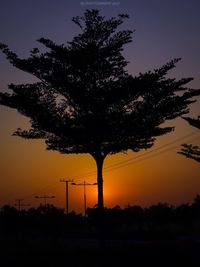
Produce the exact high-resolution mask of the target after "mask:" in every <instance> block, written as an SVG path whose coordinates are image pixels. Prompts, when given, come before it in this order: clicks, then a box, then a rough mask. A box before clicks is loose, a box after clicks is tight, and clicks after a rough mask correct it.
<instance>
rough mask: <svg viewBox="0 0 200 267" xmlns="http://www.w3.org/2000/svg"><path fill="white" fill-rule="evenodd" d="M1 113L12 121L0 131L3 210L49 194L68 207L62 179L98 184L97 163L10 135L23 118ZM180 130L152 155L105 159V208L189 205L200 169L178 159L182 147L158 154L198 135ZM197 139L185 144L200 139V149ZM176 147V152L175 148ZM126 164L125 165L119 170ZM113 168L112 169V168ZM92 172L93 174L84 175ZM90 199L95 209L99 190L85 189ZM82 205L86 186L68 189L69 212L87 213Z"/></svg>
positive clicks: (187, 129) (130, 154)
mask: <svg viewBox="0 0 200 267" xmlns="http://www.w3.org/2000/svg"><path fill="white" fill-rule="evenodd" d="M1 111H2V112H1V114H2V116H6V117H7V118H10V119H8V120H7V121H6V122H5V123H4V125H3V128H2V131H1V155H0V157H1V159H0V162H1V168H0V175H1V179H0V191H1V192H0V193H1V194H0V205H4V204H13V203H14V200H15V199H16V198H23V199H24V202H26V203H30V204H32V205H33V206H38V205H39V204H40V203H43V202H42V201H41V200H40V201H38V200H37V199H34V196H35V195H44V194H47V195H55V196H56V198H55V199H52V200H50V201H49V202H50V203H51V204H54V205H56V206H58V207H62V208H65V184H64V183H61V182H59V180H60V179H63V178H68V179H73V178H74V181H75V182H78V183H79V182H83V181H84V180H86V182H89V183H94V182H96V164H95V161H94V160H93V159H92V157H91V156H89V155H61V154H59V153H57V152H53V151H46V149H45V145H44V143H43V142H42V141H41V140H36V141H34V140H33V141H29V140H24V139H21V138H19V137H13V136H11V133H12V132H13V131H14V130H15V129H16V127H14V126H15V125H16V124H17V127H20V126H21V127H22V126H23V124H24V121H23V118H22V117H20V115H19V114H16V112H14V111H10V110H8V109H7V108H3V107H1ZM13 117H16V118H17V123H14V122H13ZM176 125H177V130H176V131H175V132H173V133H171V134H168V135H166V136H164V137H160V138H159V139H158V140H157V141H156V143H155V146H154V147H153V148H152V151H155V152H152V154H151V153H149V151H150V150H147V151H141V152H139V153H133V152H128V153H127V154H122V153H119V154H117V155H113V156H108V157H107V158H106V160H105V164H104V172H103V173H104V174H103V176H104V203H105V206H106V207H114V206H116V205H120V206H121V207H122V208H123V207H125V206H126V205H128V204H129V205H142V206H149V205H151V204H155V203H158V202H167V203H170V204H180V203H185V202H191V201H192V200H193V198H194V197H195V195H196V194H198V193H199V192H200V179H199V173H200V165H199V164H198V163H197V162H194V161H193V160H189V159H187V158H185V157H183V156H181V155H178V154H177V151H178V149H179V145H180V144H179V143H178V144H172V145H171V146H169V147H168V146H167V147H166V148H167V149H169V151H166V152H165V153H160V155H159V154H158V152H159V150H156V149H157V148H159V147H160V146H163V145H165V144H168V143H169V142H173V140H176V139H177V138H180V137H181V136H184V135H186V134H187V133H190V132H194V129H191V128H190V127H188V126H187V125H186V124H185V123H184V122H182V121H179V122H177V123H176ZM10 129H11V130H10ZM199 137H200V134H199V133H198V132H197V133H196V134H194V135H192V136H191V138H188V139H186V140H183V141H189V140H192V138H193V139H194V138H196V139H197V140H194V141H193V142H194V143H195V144H198V140H199V139H198V138H199ZM180 143H181V142H180ZM174 145H177V147H175V148H174ZM171 147H172V149H170V148H171ZM166 148H165V150H166ZM145 152H148V153H149V154H147V156H142V155H145ZM156 153H157V154H158V155H156ZM140 156H142V157H140ZM145 157H147V159H146V160H144V158H145ZM148 157H149V158H148ZM134 158H135V160H134ZM128 160H129V161H128ZM122 162H123V164H125V166H123V167H122V168H118V167H120V166H121V165H120V164H121V163H122ZM124 162H125V163H124ZM126 164H127V165H126ZM112 165H113V166H114V168H113V169H109V167H110V166H112ZM91 171H92V172H94V174H93V175H91V176H87V175H86V176H84V174H85V173H86V174H87V173H88V172H91ZM86 196H87V207H94V205H95V204H97V187H96V186H87V187H86ZM83 203H84V202H83V187H82V186H80V187H75V186H72V185H69V209H70V211H71V210H74V211H76V212H83Z"/></svg>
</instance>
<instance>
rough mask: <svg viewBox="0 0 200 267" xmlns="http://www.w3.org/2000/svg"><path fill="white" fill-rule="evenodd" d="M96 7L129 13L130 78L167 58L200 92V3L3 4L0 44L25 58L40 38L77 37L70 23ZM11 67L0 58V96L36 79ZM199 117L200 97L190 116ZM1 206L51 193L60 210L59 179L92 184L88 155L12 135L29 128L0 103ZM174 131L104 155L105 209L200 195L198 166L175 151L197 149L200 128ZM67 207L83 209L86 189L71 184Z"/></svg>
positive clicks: (181, 124)
mask: <svg viewBox="0 0 200 267" xmlns="http://www.w3.org/2000/svg"><path fill="white" fill-rule="evenodd" d="M90 8H98V9H100V10H101V13H102V14H103V15H105V16H107V17H112V16H116V15H117V14H119V13H128V14H129V15H130V19H129V20H126V21H125V23H124V24H123V29H131V30H133V29H135V30H136V31H135V33H134V36H133V42H132V43H130V44H128V45H126V46H125V49H124V52H123V53H124V55H125V57H126V59H127V60H128V61H129V64H128V67H127V68H128V71H129V73H131V74H133V75H137V74H138V73H139V72H145V71H148V70H153V69H155V68H158V67H160V66H162V65H164V64H165V63H166V62H167V61H169V60H171V59H173V58H175V57H176V58H177V57H181V58H182V61H181V62H179V63H178V64H177V68H176V69H175V70H173V71H172V72H171V73H170V76H172V77H176V78H181V77H193V78H194V81H192V82H191V83H190V84H189V86H190V87H191V88H200V16H199V11H200V1H199V0H163V1H160V0H133V1H131V0H119V1H118V0H110V1H109V0H108V1H106V0H99V1H98V0H96V1H95V0H91V1H90V0H88V1H78V0H69V1H67V0H57V1H56V0H42V1H40V0H0V42H2V43H5V44H8V46H9V47H10V48H11V49H12V50H13V51H15V52H16V53H17V54H18V55H19V56H20V57H28V55H29V51H30V50H32V48H33V47H37V46H38V44H37V42H36V40H37V39H39V38H40V37H47V38H49V39H52V40H53V41H55V42H56V43H65V42H66V41H70V40H71V39H72V37H73V36H75V35H76V34H78V33H79V28H78V27H77V26H76V25H75V24H74V23H73V22H72V21H71V18H72V17H73V16H77V15H82V14H83V12H84V10H85V9H90ZM34 81H35V78H34V77H33V76H31V75H29V74H27V73H24V72H22V71H20V70H17V69H15V68H14V67H13V66H12V65H11V64H10V63H9V62H8V61H7V60H6V59H5V56H4V55H3V54H2V53H0V91H2V92H5V91H7V85H8V84H9V83H16V84H17V83H25V82H29V83H30V82H34ZM197 115H200V98H198V102H197V103H195V104H194V105H192V106H191V112H190V116H194V117H196V116H197ZM0 125H1V128H0V206H2V205H4V204H12V205H13V204H14V203H15V199H18V198H20V199H24V201H23V203H29V204H31V205H33V206H37V205H38V204H40V202H42V200H41V201H38V200H37V199H34V196H36V195H39V196H42V195H44V194H46V195H50V196H51V195H55V196H56V198H55V199H52V200H50V203H52V204H55V205H56V206H59V207H63V208H64V207H65V185H64V183H61V182H59V180H60V179H64V178H69V179H74V181H75V182H77V183H79V182H83V181H84V180H86V181H87V182H89V183H94V182H96V166H95V162H94V160H93V159H92V157H90V156H89V155H60V154H59V153H58V152H52V151H46V149H45V144H44V142H43V141H41V140H36V141H34V140H28V141H27V140H25V139H22V138H19V137H14V136H12V133H13V132H14V131H15V130H16V128H18V127H21V128H26V127H28V126H29V122H28V119H27V118H25V117H22V116H21V115H20V114H19V113H17V112H16V111H15V110H13V109H12V110H11V109H9V108H7V107H4V106H0ZM170 125H172V126H176V129H175V131H174V132H172V133H171V134H168V135H166V136H164V137H160V138H158V140H157V141H156V143H155V146H153V147H152V148H151V149H150V150H147V151H141V152H139V153H133V152H130V151H128V153H127V154H121V153H120V154H117V155H114V156H109V157H108V158H107V159H106V161H105V165H104V197H105V206H107V207H113V206H115V205H120V206H121V207H122V208H123V207H125V206H126V205H127V204H129V205H142V206H149V205H151V204H155V203H158V202H167V203H170V204H174V205H178V204H180V203H186V202H192V200H193V198H194V197H195V195H196V194H200V164H199V163H197V162H195V161H193V160H190V159H187V158H185V157H183V156H181V155H179V154H177V151H178V150H179V149H180V144H181V143H184V142H187V143H190V142H191V143H194V144H199V145H200V131H199V130H197V129H195V128H193V127H191V126H189V125H187V123H186V122H185V121H183V120H182V119H177V120H176V121H173V122H172V121H171V122H170ZM86 190H87V206H90V207H93V206H94V205H95V204H96V203H97V189H96V186H88V187H87V189H86ZM69 209H70V210H75V211H77V212H82V211H83V188H82V187H76V186H72V185H70V186H69Z"/></svg>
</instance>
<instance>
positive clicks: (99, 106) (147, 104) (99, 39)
mask: <svg viewBox="0 0 200 267" xmlns="http://www.w3.org/2000/svg"><path fill="white" fill-rule="evenodd" d="M126 18H128V15H124V14H119V15H118V16H117V17H115V18H114V17H112V18H110V19H106V18H105V17H104V16H102V15H100V13H99V11H98V10H86V11H85V13H84V15H83V17H79V16H77V17H74V18H73V19H72V21H73V22H74V23H75V24H76V25H78V26H79V28H80V30H81V33H80V34H78V35H77V36H75V37H74V38H73V40H72V41H71V42H67V43H66V44H61V45H58V44H55V43H54V42H53V41H51V40H49V39H46V38H40V39H39V40H38V42H39V43H41V44H43V45H44V46H45V47H46V48H47V49H48V50H47V52H41V51H40V50H39V49H38V48H34V49H33V50H32V51H31V52H30V57H29V58H27V59H20V58H19V57H18V56H17V55H16V54H15V53H14V52H12V51H11V50H10V49H9V48H8V46H7V45H5V44H0V49H1V50H2V52H3V53H4V54H5V55H6V56H7V59H8V60H9V61H10V63H11V64H12V65H13V66H15V67H16V68H18V69H20V70H23V71H25V72H28V73H30V74H32V75H34V76H35V77H37V78H38V82H36V83H33V84H18V85H14V84H10V85H9V89H10V90H12V94H9V93H7V92H6V93H0V104H1V105H5V106H8V107H10V108H14V109H16V110H18V111H19V112H20V113H21V114H23V115H25V116H27V117H28V118H30V123H31V128H30V129H29V130H22V129H17V130H16V132H15V133H14V135H17V136H20V137H23V138H28V139H31V138H32V139H35V138H43V139H44V140H45V142H46V145H47V149H49V150H57V151H59V152H60V153H63V154H72V153H73V154H74V153H77V154H78V153H81V154H82V153H89V154H90V155H91V156H92V157H93V158H94V160H95V161H96V164H97V182H98V206H99V208H100V209H102V208H103V207H104V203H103V177H102V169H103V162H104V159H105V158H106V156H107V155H111V154H115V153H119V152H124V151H127V150H129V149H130V150H132V151H134V152H138V151H140V150H141V149H148V148H151V147H152V146H153V144H154V142H155V140H156V138H157V137H158V136H161V135H164V134H167V133H169V132H171V131H172V130H173V129H174V127H166V126H163V123H164V122H165V121H167V120H173V119H175V118H177V117H179V116H181V115H183V114H186V113H188V111H189V109H188V105H189V104H191V103H193V102H195V100H194V99H192V98H193V97H194V96H197V95H199V94H200V90H195V89H188V88H186V87H185V86H184V85H185V84H187V83H188V82H190V81H191V80H192V78H183V79H180V80H176V79H172V78H167V77H166V75H167V74H168V72H169V71H170V70H171V69H173V68H174V67H175V64H176V63H177V62H178V61H179V60H180V59H174V60H172V61H170V62H169V63H167V64H166V65H164V66H162V67H161V68H159V69H155V70H154V71H149V72H146V73H144V74H141V73H140V74H139V75H138V76H132V75H131V74H129V73H128V72H127V70H126V68H125V67H126V66H127V61H126V60H125V58H124V56H123V55H122V51H123V46H124V45H125V44H127V43H130V42H131V41H132V37H131V36H132V31H130V30H121V31H117V28H118V27H119V26H120V25H121V24H122V23H123V21H124V19H126Z"/></svg>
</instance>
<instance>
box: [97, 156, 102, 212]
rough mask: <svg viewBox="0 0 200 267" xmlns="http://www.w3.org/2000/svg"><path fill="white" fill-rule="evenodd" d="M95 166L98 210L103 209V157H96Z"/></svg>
mask: <svg viewBox="0 0 200 267" xmlns="http://www.w3.org/2000/svg"><path fill="white" fill-rule="evenodd" d="M95 161H96V164H97V183H98V207H99V209H100V210H103V208H104V201H103V162H104V157H102V156H100V157H96V158H95Z"/></svg>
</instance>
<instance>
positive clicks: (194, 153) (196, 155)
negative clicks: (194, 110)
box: [178, 116, 200, 162]
mask: <svg viewBox="0 0 200 267" xmlns="http://www.w3.org/2000/svg"><path fill="white" fill-rule="evenodd" d="M184 119H185V120H186V121H187V122H188V123H189V124H190V125H191V126H193V127H195V128H197V129H200V116H198V118H196V119H195V118H190V117H184ZM178 153H179V154H182V155H184V156H186V157H187V158H190V159H194V160H196V161H197V162H200V147H199V146H197V145H193V144H182V148H181V151H179V152H178Z"/></svg>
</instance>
